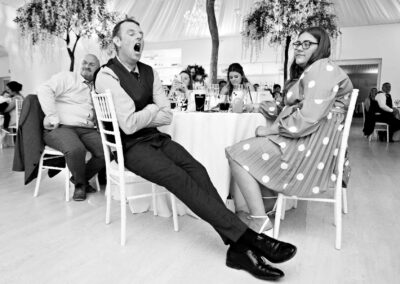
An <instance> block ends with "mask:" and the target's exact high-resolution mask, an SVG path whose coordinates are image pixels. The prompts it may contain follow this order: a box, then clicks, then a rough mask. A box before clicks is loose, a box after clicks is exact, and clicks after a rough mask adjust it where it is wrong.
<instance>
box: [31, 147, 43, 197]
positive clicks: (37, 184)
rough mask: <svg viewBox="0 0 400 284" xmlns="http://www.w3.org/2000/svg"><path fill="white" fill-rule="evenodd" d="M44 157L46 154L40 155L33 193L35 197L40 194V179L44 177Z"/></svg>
mask: <svg viewBox="0 0 400 284" xmlns="http://www.w3.org/2000/svg"><path fill="white" fill-rule="evenodd" d="M43 157H44V154H42V155H41V156H40V161H39V169H38V175H37V177H36V185H35V192H34V193H33V196H34V197H37V196H38V195H39V187H40V181H41V179H42V172H43Z"/></svg>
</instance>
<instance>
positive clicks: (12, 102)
mask: <svg viewBox="0 0 400 284" xmlns="http://www.w3.org/2000/svg"><path fill="white" fill-rule="evenodd" d="M21 90H22V85H21V84H20V83H18V82H16V81H11V82H8V83H7V85H6V89H5V91H4V92H3V95H2V97H3V100H2V103H0V113H1V114H3V115H4V125H3V127H4V129H6V130H7V129H8V127H9V126H15V124H16V109H15V107H16V101H17V100H23V99H24V97H23V96H22V95H21V93H20V92H21Z"/></svg>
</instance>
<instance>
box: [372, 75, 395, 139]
mask: <svg viewBox="0 0 400 284" xmlns="http://www.w3.org/2000/svg"><path fill="white" fill-rule="evenodd" d="M391 87H392V86H391V85H390V83H388V82H386V83H383V85H382V92H378V93H377V94H376V96H375V101H376V102H377V104H373V103H371V111H373V112H374V113H375V121H377V122H384V123H387V124H389V140H390V141H391V140H392V136H393V133H394V132H395V131H397V130H399V129H400V120H399V119H400V117H399V109H398V108H396V107H393V100H392V96H391V94H390V91H391Z"/></svg>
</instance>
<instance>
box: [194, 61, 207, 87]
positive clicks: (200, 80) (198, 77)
mask: <svg viewBox="0 0 400 284" xmlns="http://www.w3.org/2000/svg"><path fill="white" fill-rule="evenodd" d="M206 78H207V74H206V71H205V70H204V68H203V66H198V67H197V69H196V74H195V76H194V79H193V87H195V86H196V85H201V86H206V85H207V83H206Z"/></svg>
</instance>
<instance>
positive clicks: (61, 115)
mask: <svg viewBox="0 0 400 284" xmlns="http://www.w3.org/2000/svg"><path fill="white" fill-rule="evenodd" d="M99 66H100V64H99V60H98V59H97V57H96V56H95V55H93V54H87V55H86V56H85V57H84V59H83V60H82V66H81V70H80V73H78V72H61V73H58V74H56V75H54V76H53V77H51V79H50V80H48V81H47V82H45V83H44V84H42V85H41V86H40V87H39V88H38V90H37V94H38V99H39V102H40V105H41V107H42V109H43V112H44V114H45V118H44V120H43V126H44V128H45V130H44V133H43V139H44V141H45V143H46V145H49V146H50V147H52V148H54V149H56V150H59V151H61V152H62V153H63V154H64V155H65V160H66V163H67V165H68V168H69V170H70V171H71V173H72V177H73V182H74V184H75V191H74V195H73V199H74V200H75V201H82V200H85V199H86V193H90V192H95V191H96V190H95V189H94V188H93V187H91V186H90V185H89V182H88V181H89V180H90V179H91V178H92V177H93V176H94V175H95V174H97V173H98V172H99V171H100V170H101V169H103V168H104V167H105V160H104V154H103V146H102V144H101V138H100V134H99V133H98V132H97V130H96V128H95V117H94V110H93V103H92V99H91V94H90V92H91V89H92V86H93V74H94V72H95V71H96V70H97V69H98V68H99ZM87 151H89V152H90V153H91V154H92V157H91V159H90V160H89V161H88V162H87V163H86V162H85V157H86V153H87Z"/></svg>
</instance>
